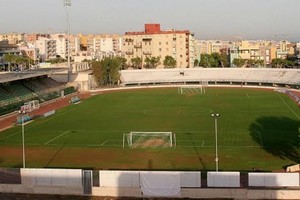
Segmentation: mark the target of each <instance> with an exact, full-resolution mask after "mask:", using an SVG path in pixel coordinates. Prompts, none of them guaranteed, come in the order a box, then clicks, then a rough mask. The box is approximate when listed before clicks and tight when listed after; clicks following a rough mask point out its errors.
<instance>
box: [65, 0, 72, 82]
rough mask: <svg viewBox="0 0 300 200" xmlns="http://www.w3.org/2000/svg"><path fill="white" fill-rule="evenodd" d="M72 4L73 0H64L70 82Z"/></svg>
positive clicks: (69, 78)
mask: <svg viewBox="0 0 300 200" xmlns="http://www.w3.org/2000/svg"><path fill="white" fill-rule="evenodd" d="M71 5H72V3H71V0H64V6H65V7H66V8H67V37H68V41H67V44H68V81H70V80H71V60H70V17H69V12H70V9H69V8H70V7H71Z"/></svg>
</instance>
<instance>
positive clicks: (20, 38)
mask: <svg viewBox="0 0 300 200" xmlns="http://www.w3.org/2000/svg"><path fill="white" fill-rule="evenodd" d="M2 40H5V41H8V44H19V43H21V42H24V40H25V33H7V34H0V41H2Z"/></svg>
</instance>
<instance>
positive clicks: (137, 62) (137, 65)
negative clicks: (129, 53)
mask: <svg viewBox="0 0 300 200" xmlns="http://www.w3.org/2000/svg"><path fill="white" fill-rule="evenodd" d="M142 62H143V60H142V59H141V58H140V57H136V58H131V63H132V67H133V69H141V68H142Z"/></svg>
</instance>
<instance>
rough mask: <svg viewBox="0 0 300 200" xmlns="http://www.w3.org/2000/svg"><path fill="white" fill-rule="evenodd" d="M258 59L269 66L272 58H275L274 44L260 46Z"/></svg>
mask: <svg viewBox="0 0 300 200" xmlns="http://www.w3.org/2000/svg"><path fill="white" fill-rule="evenodd" d="M259 51H260V60H263V61H264V65H265V66H269V65H270V64H271V63H272V60H273V59H275V58H276V46H275V45H270V46H260V47H259Z"/></svg>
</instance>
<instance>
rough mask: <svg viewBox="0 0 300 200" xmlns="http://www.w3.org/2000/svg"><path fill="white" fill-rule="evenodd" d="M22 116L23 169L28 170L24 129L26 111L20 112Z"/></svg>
mask: <svg viewBox="0 0 300 200" xmlns="http://www.w3.org/2000/svg"><path fill="white" fill-rule="evenodd" d="M19 114H20V116H21V123H22V158H23V168H26V161H25V129H24V116H25V114H26V111H25V110H23V111H19Z"/></svg>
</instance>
